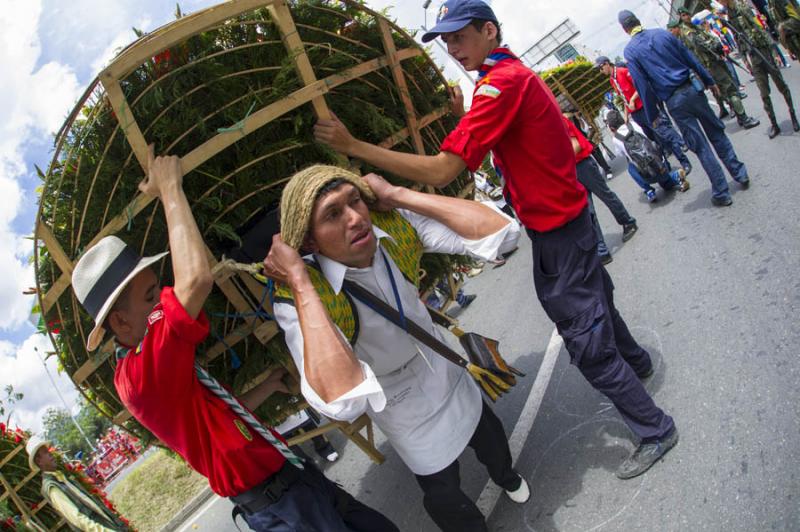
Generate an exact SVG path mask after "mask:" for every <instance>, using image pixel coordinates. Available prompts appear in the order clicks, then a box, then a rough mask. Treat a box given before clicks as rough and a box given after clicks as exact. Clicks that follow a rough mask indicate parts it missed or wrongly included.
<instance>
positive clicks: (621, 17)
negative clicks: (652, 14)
mask: <svg viewBox="0 0 800 532" xmlns="http://www.w3.org/2000/svg"><path fill="white" fill-rule="evenodd" d="M629 18H636V15H634V14H633V11H629V10H627V9H623V10H622V11H620V12H619V13H618V14H617V20H618V21H619V23H620V24H623V25H624V24H625V22H626V21H627V20H628V19H629Z"/></svg>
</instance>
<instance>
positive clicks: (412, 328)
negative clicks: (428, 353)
mask: <svg viewBox="0 0 800 532" xmlns="http://www.w3.org/2000/svg"><path fill="white" fill-rule="evenodd" d="M342 286H343V287H344V289H345V290H346V291H347V292H348V293H349V294H351V295H352V296H353V297H355V298H356V299H358V300H359V301H361V302H362V303H364V304H365V305H367V306H368V307H369V308H371V309H372V310H374V311H375V312H377V313H378V314H380V315H381V316H383V317H384V318H386V319H387V320H388V321H390V322H392V323H394V324H395V325H397V326H398V327H399V328H401V329H403V330H404V331H406V332H407V333H408V334H410V335H411V336H413V337H414V338H416V339H417V340H419V341H420V342H422V343H423V344H425V345H427V346H428V347H430V348H431V349H433V350H434V351H435V352H436V353H437V354H438V355H440V356H442V357H444V358H446V359H447V360H449V361H450V362H452V363H453V364H456V365H457V366H461V367H462V368H465V369H466V368H467V366H468V362H467V361H466V360H464V359H463V358H462V357H461V355H459V354H458V353H456V352H455V351H453V350H452V349H451V348H450V347H449V346H448V345H447V344H445V343H443V342H442V341H440V340H439V339H437V338H436V337H435V336H433V335H432V334H431V333H429V332H428V331H426V330H425V329H423V328H422V327H420V326H419V325H417V324H416V323H415V322H414V321H412V320H410V319H408V317H405V325H406V326H405V327H403V326H402V325H401V323H402V322H401V320H400V313H399V312H397V310H395V309H394V308H392V307H391V306H390V305H389V304H388V303H386V302H385V301H383V300H382V299H380V298H379V297H377V296H376V295H374V294H373V293H372V292H370V291H369V290H367V289H366V288H364V287H363V286H361V285H359V284H356V283H354V282H352V281H350V280H347V279H345V280H344V282H343V283H342Z"/></svg>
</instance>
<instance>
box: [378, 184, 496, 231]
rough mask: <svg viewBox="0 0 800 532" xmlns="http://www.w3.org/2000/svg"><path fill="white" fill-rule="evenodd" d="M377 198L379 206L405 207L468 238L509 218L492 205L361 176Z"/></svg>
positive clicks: (387, 207) (494, 227) (493, 228)
mask: <svg viewBox="0 0 800 532" xmlns="http://www.w3.org/2000/svg"><path fill="white" fill-rule="evenodd" d="M364 180H365V181H366V182H367V183H368V184H369V186H370V188H371V189H372V191H373V192H374V193H375V196H376V197H377V198H378V201H379V208H386V209H407V210H409V211H413V212H416V213H417V214H421V215H423V216H427V217H428V218H433V219H434V220H436V221H437V222H441V223H442V224H444V225H446V226H447V227H448V228H450V229H452V230H453V231H454V232H455V233H457V234H458V236H460V237H462V238H465V239H467V240H480V239H481V238H485V237H487V236H490V235H493V234H495V233H497V232H498V231H500V230H502V229H503V228H504V227H506V226H507V225H509V224H510V223H511V221H510V220H509V219H508V218H506V217H505V216H503V215H502V214H500V213H499V212H497V211H495V210H494V209H492V208H491V207H488V206H486V205H484V204H483V203H479V202H477V201H472V200H466V199H461V198H451V197H448V196H440V195H438V194H426V193H424V192H417V191H415V190H411V189H408V188H405V187H398V186H394V185H392V184H391V183H389V182H388V181H386V180H385V179H383V178H382V177H380V176H378V175H375V174H369V175H366V176H364Z"/></svg>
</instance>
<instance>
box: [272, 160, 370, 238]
mask: <svg viewBox="0 0 800 532" xmlns="http://www.w3.org/2000/svg"><path fill="white" fill-rule="evenodd" d="M336 179H343V180H344V181H347V182H348V183H352V184H353V185H354V186H355V187H356V188H358V190H359V192H361V197H362V198H364V200H365V201H366V202H367V203H372V202H374V201H375V194H373V192H372V189H371V188H369V185H368V184H367V182H366V181H364V179H363V178H362V177H361V176H359V175H358V174H355V173H353V172H351V171H349V170H345V169H343V168H339V167H338V166H325V165H315V166H311V167H309V168H306V169H305V170H301V171H300V172H297V173H296V174H294V175H293V176H292V178H291V179H290V180H289V182H288V183H287V184H286V187H284V189H283V194H282V195H281V238H282V239H283V241H284V242H285V243H286V244H287V245H288V246H291V247H293V248H294V249H298V250H299V249H300V247H301V246H302V245H303V240H305V237H306V234H307V233H308V230H309V229H310V228H311V214H312V213H313V212H314V203H315V201H316V199H317V194H318V193H319V191H320V190H321V189H322V187H324V186H325V185H327V184H328V183H330V182H331V181H334V180H336Z"/></svg>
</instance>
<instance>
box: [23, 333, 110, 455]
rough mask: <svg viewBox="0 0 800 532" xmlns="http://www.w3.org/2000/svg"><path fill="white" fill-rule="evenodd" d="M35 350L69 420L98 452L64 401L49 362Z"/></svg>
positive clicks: (35, 348)
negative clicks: (51, 373)
mask: <svg viewBox="0 0 800 532" xmlns="http://www.w3.org/2000/svg"><path fill="white" fill-rule="evenodd" d="M33 350H34V351H36V356H37V357H39V361H40V362H41V363H42V366H44V372H45V373H47V378H48V379H50V384H52V385H53V389H54V390H55V391H56V393H57V394H58V398H59V399H61V404H63V405H64V410H66V411H67V413H68V414H69V419H70V420H71V421H72V423H73V424H75V428H76V429H78V432H80V433H81V436H83V439H84V440H86V443H87V444H88V445H89V448H90V449H91V450H92V451H96V450H97V449H96V448H95V446H94V444H93V443H92V442H91V441H89V438H88V437H87V436H86V433H85V432H83V429H82V428H81V426H80V424H79V423H78V421H77V420H76V419H75V416H73V415H72V411H71V409H70V407H69V405H68V404H67V401H66V400H65V399H64V396H63V395H61V390H59V389H58V386H56V381H55V379H53V376H52V375H50V368H48V367H47V361H46V360H45V359H43V358H42V356H41V354H40V353H39V348H38V347H34V348H33Z"/></svg>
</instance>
